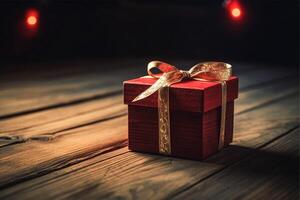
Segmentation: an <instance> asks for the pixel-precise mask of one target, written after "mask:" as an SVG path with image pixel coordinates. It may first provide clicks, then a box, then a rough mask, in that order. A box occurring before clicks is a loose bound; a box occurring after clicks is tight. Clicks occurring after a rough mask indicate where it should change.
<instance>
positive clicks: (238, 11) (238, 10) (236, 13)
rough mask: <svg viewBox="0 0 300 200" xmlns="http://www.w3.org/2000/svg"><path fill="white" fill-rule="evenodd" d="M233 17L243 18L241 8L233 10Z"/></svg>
mask: <svg viewBox="0 0 300 200" xmlns="http://www.w3.org/2000/svg"><path fill="white" fill-rule="evenodd" d="M231 15H232V16H233V17H236V18H238V17H240V16H241V10H240V9H239V8H233V9H232V10H231Z"/></svg>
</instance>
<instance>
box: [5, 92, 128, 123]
mask: <svg viewBox="0 0 300 200" xmlns="http://www.w3.org/2000/svg"><path fill="white" fill-rule="evenodd" d="M121 93H122V89H118V90H115V91H110V92H108V93H104V94H99V95H93V96H90V97H86V98H81V99H76V100H73V101H69V102H65V103H59V104H53V105H48V106H44V107H41V108H36V109H31V110H25V111H21V112H16V113H11V114H7V115H2V116H0V120H2V119H10V118H13V117H18V116H21V115H26V114H31V113H35V112H40V111H44V110H49V109H54V108H60V107H66V106H72V105H77V104H80V103H84V102H88V101H92V100H97V99H101V98H104V97H110V96H114V95H118V94H121Z"/></svg>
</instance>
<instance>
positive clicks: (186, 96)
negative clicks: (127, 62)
mask: <svg viewBox="0 0 300 200" xmlns="http://www.w3.org/2000/svg"><path fill="white" fill-rule="evenodd" d="M155 81H156V79H154V78H150V77H141V78H137V79H132V80H128V81H124V82H123V87H124V91H123V92H124V103H125V104H128V105H137V106H146V107H157V92H155V93H154V94H152V95H151V96H149V97H147V98H145V99H142V100H139V101H136V102H132V100H133V99H134V98H135V97H137V96H138V95H139V94H140V93H142V92H143V91H144V90H146V89H147V88H148V87H149V86H151V85H152V84H153V83H154V82H155ZM226 82H227V102H229V101H233V100H234V99H236V98H237V97H238V78H237V77H236V76H232V77H230V79H229V80H228V81H226ZM221 87H222V86H221V83H218V82H206V81H196V80H186V81H182V82H179V83H175V84H173V85H171V86H170V90H169V103H170V109H171V110H181V111H189V112H207V111H209V110H212V109H214V108H217V107H219V106H221V102H222V99H221V98H222V97H221V95H222V92H221V91H222V88H221Z"/></svg>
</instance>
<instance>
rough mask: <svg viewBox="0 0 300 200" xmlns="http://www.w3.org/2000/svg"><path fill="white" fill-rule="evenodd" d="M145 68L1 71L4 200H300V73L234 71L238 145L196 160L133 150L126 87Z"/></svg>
mask: <svg viewBox="0 0 300 200" xmlns="http://www.w3.org/2000/svg"><path fill="white" fill-rule="evenodd" d="M148 61H149V60H143V59H140V60H124V59H123V60H116V61H113V62H111V61H97V62H82V63H80V62H78V63H68V62H66V63H52V64H47V65H48V66H45V65H44V64H35V65H32V66H21V67H20V66H19V69H18V70H15V69H14V68H13V67H12V68H11V69H10V70H4V71H3V72H2V73H1V74H0V199H101V198H103V199H298V198H299V174H298V168H299V162H298V161H299V146H298V145H299V144H298V141H299V140H298V139H299V113H298V111H299V107H298V102H299V97H298V93H299V88H298V84H299V82H298V72H297V70H291V69H292V68H290V67H288V66H270V65H262V64H260V65H259V64H248V63H233V67H234V73H235V75H237V76H238V77H239V78H240V94H239V99H238V100H237V101H236V106H235V127H234V139H233V143H232V144H231V145H230V146H229V147H227V148H225V149H223V150H222V151H220V152H219V153H217V154H215V155H214V156H212V157H210V158H208V159H206V160H204V161H192V160H185V159H179V158H171V157H163V156H159V155H150V154H141V153H135V152H130V151H128V149H127V108H126V106H125V105H123V103H122V81H123V80H127V79H130V78H135V77H138V76H143V75H145V69H146V68H145V66H144V63H147V62H148ZM172 63H174V64H177V65H178V66H191V65H192V64H194V63H195V62H194V61H192V60H174V61H173V62H172ZM287 69H290V70H287Z"/></svg>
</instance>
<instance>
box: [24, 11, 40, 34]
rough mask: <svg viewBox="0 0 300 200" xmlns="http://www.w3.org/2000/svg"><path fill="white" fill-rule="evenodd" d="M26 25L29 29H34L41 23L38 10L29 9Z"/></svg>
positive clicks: (26, 15)
mask: <svg viewBox="0 0 300 200" xmlns="http://www.w3.org/2000/svg"><path fill="white" fill-rule="evenodd" d="M25 23H26V25H27V27H28V28H30V29H33V28H36V26H37V25H38V23H39V12H38V11H37V10H36V9H29V10H27V12H26V14H25Z"/></svg>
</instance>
